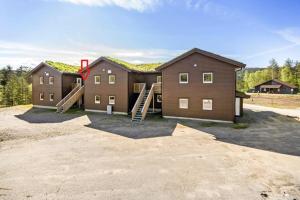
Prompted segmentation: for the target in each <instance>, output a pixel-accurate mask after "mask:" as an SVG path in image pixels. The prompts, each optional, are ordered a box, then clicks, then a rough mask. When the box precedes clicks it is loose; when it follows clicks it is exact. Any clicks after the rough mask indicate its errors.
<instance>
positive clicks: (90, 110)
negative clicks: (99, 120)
mask: <svg viewBox="0 0 300 200" xmlns="http://www.w3.org/2000/svg"><path fill="white" fill-rule="evenodd" d="M84 111H86V112H96V113H105V114H106V113H107V111H106V110H93V109H85V110H84ZM113 114H114V115H128V113H126V112H113Z"/></svg>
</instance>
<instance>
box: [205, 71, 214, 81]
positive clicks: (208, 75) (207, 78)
mask: <svg viewBox="0 0 300 200" xmlns="http://www.w3.org/2000/svg"><path fill="white" fill-rule="evenodd" d="M203 83H213V73H212V72H209V73H203Z"/></svg>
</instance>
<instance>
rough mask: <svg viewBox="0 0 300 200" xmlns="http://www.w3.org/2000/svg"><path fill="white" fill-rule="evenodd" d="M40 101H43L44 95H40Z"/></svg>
mask: <svg viewBox="0 0 300 200" xmlns="http://www.w3.org/2000/svg"><path fill="white" fill-rule="evenodd" d="M40 100H41V101H44V93H40Z"/></svg>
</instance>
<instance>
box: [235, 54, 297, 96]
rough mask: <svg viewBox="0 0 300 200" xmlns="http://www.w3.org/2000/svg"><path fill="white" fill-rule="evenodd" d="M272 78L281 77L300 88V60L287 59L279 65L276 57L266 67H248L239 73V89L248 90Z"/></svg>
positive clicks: (282, 79)
mask: <svg viewBox="0 0 300 200" xmlns="http://www.w3.org/2000/svg"><path fill="white" fill-rule="evenodd" d="M271 79H279V80H281V81H284V82H287V83H291V84H293V85H296V86H297V87H298V88H299V87H300V62H298V61H292V60H291V59H287V60H286V61H285V62H284V64H283V65H282V66H279V65H278V63H277V61H276V60H275V59H271V60H270V63H269V66H268V67H266V68H255V69H251V68H246V69H244V70H242V71H240V72H239V73H238V75H237V89H238V90H240V91H245V92H246V91H248V90H249V89H251V88H253V87H254V86H255V85H258V84H259V83H263V82H265V81H268V80H271Z"/></svg>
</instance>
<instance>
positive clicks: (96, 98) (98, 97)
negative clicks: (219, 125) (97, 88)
mask: <svg viewBox="0 0 300 200" xmlns="http://www.w3.org/2000/svg"><path fill="white" fill-rule="evenodd" d="M95 104H100V96H99V95H96V96H95Z"/></svg>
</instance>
